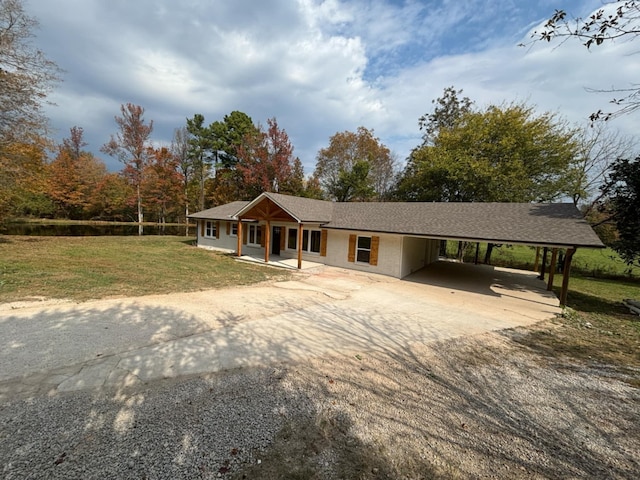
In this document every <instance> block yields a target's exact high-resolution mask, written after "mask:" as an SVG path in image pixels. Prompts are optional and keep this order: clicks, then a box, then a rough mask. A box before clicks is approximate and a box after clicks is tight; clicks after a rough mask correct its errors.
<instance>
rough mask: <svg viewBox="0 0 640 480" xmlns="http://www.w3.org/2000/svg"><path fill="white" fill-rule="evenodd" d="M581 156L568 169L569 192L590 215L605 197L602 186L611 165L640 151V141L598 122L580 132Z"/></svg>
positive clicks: (578, 136)
mask: <svg viewBox="0 0 640 480" xmlns="http://www.w3.org/2000/svg"><path fill="white" fill-rule="evenodd" d="M576 140H577V142H578V157H577V159H576V162H575V163H574V164H573V165H572V167H571V170H570V171H569V172H568V173H569V175H568V178H569V192H568V193H569V195H570V197H571V199H572V200H573V203H574V205H575V206H576V207H581V208H583V213H584V214H585V215H589V214H590V213H591V210H592V209H593V208H594V206H596V205H597V203H598V201H599V200H600V197H601V192H600V190H599V188H600V186H601V185H603V184H604V182H605V181H606V175H607V172H608V171H609V169H610V168H611V165H612V164H613V163H614V162H615V161H616V160H617V159H618V158H628V157H629V156H630V155H633V154H634V152H635V151H636V141H635V140H634V139H633V138H632V137H628V136H624V135H621V134H620V133H619V132H617V131H612V130H610V129H608V128H607V126H606V124H603V123H597V124H594V125H592V126H588V127H585V128H583V129H581V130H579V131H578V132H577V135H576Z"/></svg>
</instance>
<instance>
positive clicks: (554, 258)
mask: <svg viewBox="0 0 640 480" xmlns="http://www.w3.org/2000/svg"><path fill="white" fill-rule="evenodd" d="M552 252H553V253H551V265H549V281H548V282H547V290H548V291H551V290H552V289H553V276H554V275H555V273H556V262H557V261H558V249H557V248H554V249H553V251H552Z"/></svg>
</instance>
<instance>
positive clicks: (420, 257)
mask: <svg viewBox="0 0 640 480" xmlns="http://www.w3.org/2000/svg"><path fill="white" fill-rule="evenodd" d="M439 245H440V242H439V241H438V240H432V239H430V238H420V237H404V238H403V242H402V271H401V275H400V278H404V277H406V276H407V275H410V274H412V273H413V272H416V271H418V270H420V269H421V268H424V267H425V266H427V265H429V264H430V263H433V262H435V261H437V260H438V249H439Z"/></svg>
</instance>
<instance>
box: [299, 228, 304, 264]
mask: <svg viewBox="0 0 640 480" xmlns="http://www.w3.org/2000/svg"><path fill="white" fill-rule="evenodd" d="M302 227H303V225H302V223H299V224H298V270H302Z"/></svg>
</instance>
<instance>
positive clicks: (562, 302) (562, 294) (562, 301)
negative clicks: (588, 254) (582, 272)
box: [560, 247, 576, 307]
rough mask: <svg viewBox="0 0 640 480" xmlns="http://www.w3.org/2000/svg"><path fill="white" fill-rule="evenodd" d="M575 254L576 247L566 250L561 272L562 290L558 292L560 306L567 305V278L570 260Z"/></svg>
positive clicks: (569, 270)
mask: <svg viewBox="0 0 640 480" xmlns="http://www.w3.org/2000/svg"><path fill="white" fill-rule="evenodd" d="M574 253H576V247H572V248H569V249H567V254H566V255H565V257H564V270H563V271H562V290H561V291H560V306H561V307H564V306H566V305H567V293H569V277H570V276H571V260H572V259H573V254H574Z"/></svg>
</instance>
